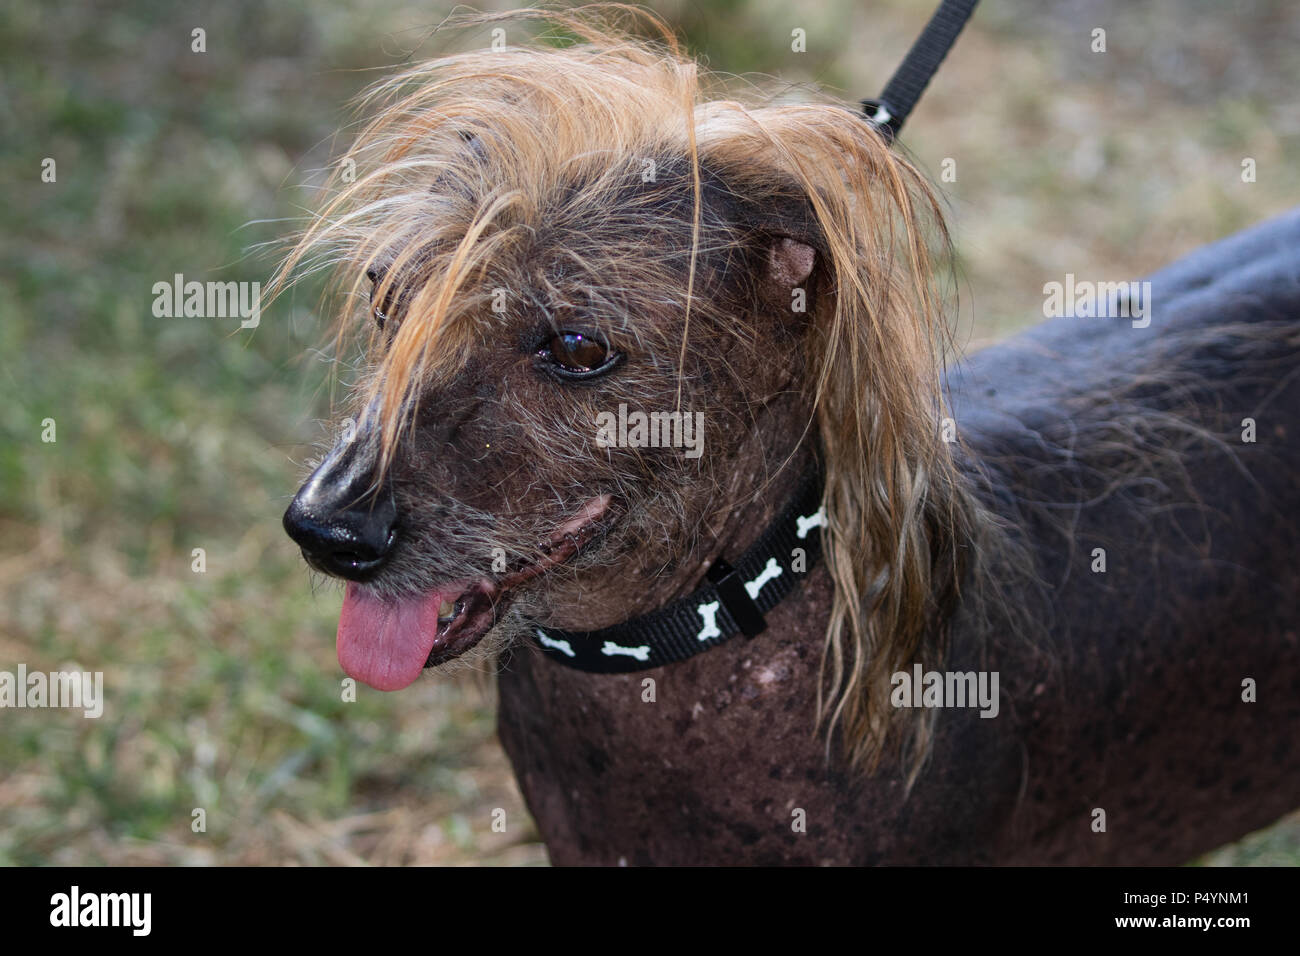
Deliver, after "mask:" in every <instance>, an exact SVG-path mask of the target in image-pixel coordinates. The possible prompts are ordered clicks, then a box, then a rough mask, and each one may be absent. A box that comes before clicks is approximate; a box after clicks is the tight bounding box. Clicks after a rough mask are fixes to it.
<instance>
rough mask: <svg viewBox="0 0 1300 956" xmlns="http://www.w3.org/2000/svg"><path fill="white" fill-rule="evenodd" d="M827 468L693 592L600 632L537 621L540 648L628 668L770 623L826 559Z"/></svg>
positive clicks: (658, 663)
mask: <svg viewBox="0 0 1300 956" xmlns="http://www.w3.org/2000/svg"><path fill="white" fill-rule="evenodd" d="M821 495H822V476H821V472H820V471H819V470H816V469H814V471H813V473H812V474H811V475H809V476H808V477H807V478H805V479H804V481H803V482H802V484H801V485H800V487H799V490H798V491H797V492H796V493H795V494H794V496H793V498H792V500H791V502H790V504H789V505H787V506H786V508H785V511H784V512H782V514H781V515H780V516H779V517H778V518H777V519H776V521H774V522H773V523H772V524H771V525H769V526H768V528H767V530H766V531H764V532H763V534H762V535H760V536H759V538H758V540H757V541H756V542H754V544H753V545H752V546H751V547H750V548H749V550H747V551H746V552H745V553H744V554H743V555H741V557H740V559H739V560H738V561H736V564H735V568H734V570H733V569H732V568H731V566H730V565H728V564H726V562H722V561H719V562H718V563H717V564H716V565H715V566H714V568H713V569H712V570H711V571H710V573H709V580H707V581H706V582H705V583H704V584H703V585H701V586H700V587H699V588H697V589H696V590H695V591H694V592H693V593H691V594H689V595H687V596H686V597H684V598H680V599H678V600H676V601H673V602H671V603H670V604H667V605H665V606H664V607H662V608H659V609H658V610H657V611H651V612H650V613H649V614H645V615H642V616H641V617H636V618H632V619H631V620H629V621H624V622H623V623H622V624H616V625H614V626H613V627H607V628H604V629H602V630H599V631H588V632H585V633H583V632H575V631H560V630H556V629H553V628H542V627H538V626H536V625H534V626H533V627H532V632H533V636H534V638H535V640H536V644H537V647H538V648H539V649H540V651H541V652H542V653H543V654H544V655H545V656H547V657H549V658H550V659H551V660H553V661H556V662H557V663H560V664H563V665H565V666H566V667H572V668H575V669H577V670H582V671H591V672H594V673H601V674H616V673H627V672H630V671H641V670H649V669H650V668H652V667H662V666H663V665H665V664H671V663H674V662H676V661H680V660H685V659H686V658H688V657H692V656H694V655H696V654H699V653H701V652H702V651H706V650H708V649H709V648H712V647H717V646H718V645H719V644H722V643H723V642H724V641H727V640H729V639H730V638H732V637H734V636H736V635H737V634H742V633H743V634H746V635H747V636H748V637H753V636H755V635H757V634H759V633H761V632H762V631H763V629H764V628H765V627H766V622H765V621H764V618H763V615H765V614H767V613H768V612H769V611H771V610H772V608H774V607H776V605H777V604H779V603H780V602H781V601H782V600H783V599H784V598H785V597H786V596H787V595H788V594H789V593H790V592H791V591H793V590H794V589H795V588H796V587H797V586H798V585H799V583H800V582H801V581H802V580H803V578H804V577H806V576H807V573H808V571H809V570H811V569H812V568H813V567H814V566H815V565H816V563H817V561H818V559H819V558H820V557H821V535H820V534H813V533H812V532H813V531H814V530H815V529H818V528H824V527H826V523H827V522H826V509H825V507H824V506H822V505H821Z"/></svg>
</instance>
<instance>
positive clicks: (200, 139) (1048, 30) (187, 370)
mask: <svg viewBox="0 0 1300 956" xmlns="http://www.w3.org/2000/svg"><path fill="white" fill-rule="evenodd" d="M935 2H936V0H878V2H872V0H799V2H796V3H790V2H788V0H695V2H686V0H664V2H657V3H654V4H653V7H654V9H655V10H657V11H658V12H660V13H661V14H663V15H664V16H665V17H666V18H667V19H669V20H670V21H671V22H672V23H674V24H675V25H676V26H678V27H679V28H680V30H681V32H682V34H683V35H684V36H685V38H686V40H687V41H688V44H689V47H690V49H691V50H692V51H694V52H695V53H697V54H698V55H700V56H701V57H703V58H704V59H705V60H706V62H707V64H708V65H709V66H710V67H712V68H713V69H716V70H723V71H728V72H735V73H745V72H751V71H756V72H760V73H764V74H772V75H778V76H780V77H781V78H782V79H783V80H789V81H794V82H797V83H810V84H817V85H821V86H823V87H825V88H827V89H828V90H830V91H831V92H832V93H835V94H836V95H840V96H842V97H844V98H845V99H846V100H856V99H860V98H862V97H864V96H874V95H875V94H877V93H878V92H879V91H880V89H881V88H882V86H883V84H884V82H885V81H886V80H887V79H888V76H889V74H890V73H891V72H892V70H893V69H894V67H895V66H896V65H897V63H898V62H899V60H900V59H901V58H902V56H903V54H904V52H905V50H906V49H907V47H908V46H909V45H910V44H911V42H912V41H913V39H914V38H915V36H916V34H917V33H918V32H919V31H920V29H921V27H922V26H923V24H924V23H925V21H926V20H927V19H928V17H929V15H930V13H931V12H932V9H933V7H934V5H935ZM503 8H504V6H503V5H501V4H498V3H492V2H489V3H484V4H481V5H480V6H479V9H503ZM449 9H450V7H449V6H448V5H444V4H439V3H428V2H422V3H415V2H411V0H337V2H322V0H312V2H307V0H274V2H272V0H266V2H255V0H246V2H231V0H225V2H216V0H213V2H194V0H134V2H103V3H93V4H91V3H85V2H75V0H73V2H67V0H41V2H37V0H8V2H7V3H5V4H4V5H3V6H0V66H2V71H3V77H2V80H0V173H2V174H3V181H4V191H5V194H4V202H3V203H0V276H2V277H3V280H2V282H0V670H9V671H13V670H15V669H16V667H17V664H18V663H20V662H22V663H25V664H26V665H27V667H28V669H29V670H47V671H48V670H53V669H69V668H74V669H86V670H102V671H103V672H104V674H105V678H104V681H105V689H106V696H107V703H106V707H105V713H104V716H103V717H102V718H100V719H98V720H88V719H85V718H83V717H82V716H81V715H80V712H72V711H66V710H38V711H33V710H21V711H20V710H0V863H5V864H99V863H115V864H233V863H239V864H268V863H302V864H364V863H372V864H385V863H417V864H421V863H434V864H536V863H544V862H545V861H546V856H545V851H544V850H543V848H542V847H541V845H540V844H539V843H538V841H537V836H536V833H535V831H534V830H533V827H532V824H531V822H529V820H528V817H527V813H526V811H525V809H524V807H523V803H522V801H521V799H520V797H519V794H518V791H517V790H516V788H515V785H514V783H513V780H512V778H511V775H510V771H509V767H508V764H507V763H506V761H505V758H504V756H503V755H502V753H501V751H500V748H499V745H498V744H497V742H496V740H495V736H494V716H493V699H492V693H493V690H492V682H491V681H490V680H484V679H479V680H475V679H473V678H470V679H463V680H459V681H450V680H448V679H446V678H441V679H425V680H421V681H419V682H417V684H416V685H415V686H414V687H412V688H410V689H409V690H407V691H404V692H403V693H401V694H396V695H382V694H379V693H377V692H374V691H368V690H366V689H364V688H363V689H362V690H361V692H360V693H359V699H358V700H357V701H356V702H355V703H346V704H345V703H343V702H342V701H341V700H340V691H339V681H340V678H341V676H342V675H341V673H340V671H339V669H338V664H337V662H336V660H335V655H334V631H335V626H336V623H337V614H338V608H339V604H340V601H341V591H340V590H339V589H337V588H334V587H328V586H321V585H318V586H317V587H316V589H315V590H313V585H312V582H311V580H310V579H309V577H308V575H307V572H306V569H305V567H304V565H303V564H302V561H301V559H300V557H299V555H298V552H297V549H296V548H295V547H294V546H293V545H292V543H291V542H290V541H289V540H288V538H286V537H285V536H284V534H283V533H282V531H281V530H280V515H281V513H282V511H283V510H284V508H285V506H286V505H287V503H288V500H289V497H290V495H291V494H292V492H293V490H294V489H295V488H296V485H297V481H298V479H299V478H300V477H301V474H302V467H303V464H304V461H305V460H306V459H307V458H308V457H309V456H310V454H311V453H312V448H313V445H314V444H315V443H317V442H319V441H322V440H323V439H324V438H325V437H326V434H327V432H326V427H325V425H324V424H323V419H324V418H325V417H326V415H327V414H328V399H329V392H328V387H327V383H328V381H329V373H330V369H329V365H328V363H327V362H326V361H325V360H324V356H323V353H322V352H321V351H319V349H318V347H319V346H320V345H321V344H322V342H323V341H324V340H325V337H326V336H325V330H326V327H327V324H328V322H329V321H330V319H331V315H330V313H329V312H328V311H326V310H323V309H322V300H321V295H320V288H319V287H318V286H313V285H312V284H311V283H307V284H305V285H303V286H301V287H299V288H298V289H297V291H296V292H295V293H294V294H293V295H292V296H289V297H286V298H284V299H281V300H280V301H278V302H277V303H276V304H275V305H274V307H273V308H271V309H270V310H268V311H267V312H266V314H264V315H263V316H262V321H261V325H260V327H258V328H257V329H256V330H253V331H246V330H240V329H239V328H238V325H239V323H238V321H237V320H235V321H231V320H220V319H199V318H157V317H155V316H154V314H153V311H152V305H153V302H154V294H153V292H152V288H153V285H154V283H156V282H160V281H162V282H170V281H171V279H172V276H173V275H174V274H176V273H182V274H184V276H185V278H186V279H187V280H189V279H198V280H200V281H208V280H221V281H226V280H234V281H249V282H251V281H261V282H263V283H265V281H266V280H267V279H268V278H269V276H270V274H271V272H272V271H273V269H274V266H275V263H276V258H275V254H274V252H273V251H268V250H267V248H266V244H268V243H274V242H275V241H276V240H279V239H282V238H283V237H284V236H285V235H286V234H287V233H289V232H290V231H292V230H293V229H294V228H296V227H297V225H298V222H299V220H300V218H301V216H302V215H303V213H304V210H305V209H307V208H310V207H311V206H312V205H313V203H314V201H315V199H316V194H315V192H314V189H315V188H316V187H317V186H319V184H320V183H321V181H322V180H323V177H324V174H323V170H324V169H325V168H326V167H327V166H328V164H329V162H330V160H331V157H334V156H337V155H338V154H339V152H340V151H341V148H342V147H343V145H345V141H344V140H343V139H339V138H337V137H336V131H337V130H338V129H339V128H340V127H342V126H344V125H346V124H347V123H349V122H350V121H351V119H352V114H351V113H350V111H349V109H348V107H347V105H346V104H347V101H348V99H349V98H350V97H352V96H353V95H354V94H356V93H357V92H358V91H359V90H361V89H362V88H363V87H364V86H365V85H367V84H368V83H370V82H372V81H373V80H375V79H377V78H379V76H381V75H382V71H383V70H384V69H386V68H390V67H393V66H396V65H399V64H401V63H402V62H404V61H405V60H407V59H408V58H411V57H413V56H414V57H421V56H427V55H432V54H433V53H434V52H437V50H438V49H440V44H441V43H442V41H434V42H433V43H432V44H430V43H424V44H423V45H422V41H423V40H424V39H425V38H426V37H427V34H428V33H429V31H430V29H431V28H432V27H433V26H435V25H436V24H437V23H438V22H439V21H440V20H441V19H442V18H443V17H444V16H445V15H446V13H447V12H448V11H449ZM1098 27H1101V28H1104V29H1105V30H1106V34H1107V38H1106V44H1107V49H1106V52H1105V53H1104V54H1102V53H1094V52H1092V50H1091V46H1092V31H1093V30H1094V29H1095V28H1098ZM195 28H202V29H203V30H204V31H205V33H206V52H203V53H196V52H193V51H192V49H191V46H192V31H193V30H194V29H195ZM795 29H802V30H804V31H805V32H806V37H807V49H806V52H794V51H793V50H792V49H791V46H792V40H791V36H792V31H793V30H795ZM510 37H511V39H512V40H516V39H521V38H522V30H520V28H518V27H512V28H511V34H510ZM1298 48H1300V5H1297V4H1295V3H1294V2H1292V0H1253V2H1235V3H1234V2H1227V0H1152V2H1148V3H1144V4H1141V5H1138V4H1132V3H1126V2H1123V0H984V2H983V4H982V5H981V8H980V9H979V10H978V12H977V13H976V15H975V18H974V20H973V21H972V23H971V25H970V26H969V27H968V28H967V31H966V33H965V34H964V35H963V36H962V38H961V40H960V41H959V43H958V45H957V47H956V49H955V51H954V52H953V54H952V55H951V56H950V57H949V59H948V61H947V63H946V64H945V66H944V67H943V69H942V70H941V71H940V73H939V75H938V78H937V80H936V81H935V84H934V86H933V87H932V88H931V90H930V92H929V93H928V94H927V96H926V97H925V98H924V99H923V100H922V102H921V105H920V107H919V108H918V110H917V112H916V113H915V114H914V115H913V117H912V119H911V121H910V123H909V127H908V129H907V131H906V133H905V137H904V143H905V145H906V146H907V148H908V149H909V150H910V152H911V153H912V155H913V156H914V157H915V159H916V161H917V162H918V163H920V164H921V165H922V166H923V167H924V168H925V169H927V170H928V171H929V172H930V173H931V175H932V177H933V178H935V179H936V180H938V179H939V178H940V176H941V174H942V172H943V167H942V163H943V161H944V159H945V158H952V159H954V160H955V161H956V166H955V170H956V180H955V181H954V182H941V183H940V186H941V188H942V190H943V192H944V194H945V196H946V197H947V200H948V202H949V203H950V207H951V224H952V227H953V230H954V233H955V239H956V246H957V250H958V255H959V263H958V265H959V267H960V274H961V277H962V288H961V309H962V316H961V319H962V329H963V332H962V339H963V341H964V342H965V343H966V344H967V345H968V347H972V348H973V347H978V346H979V345H981V344H984V343H986V342H988V341H991V340H993V339H996V338H998V337H1000V336H1003V335H1005V334H1007V333H1008V332H1010V331H1012V330H1014V329H1015V328H1018V327H1020V326H1023V325H1026V324H1028V323H1031V322H1033V321H1035V320H1036V318H1041V315H1042V312H1041V309H1042V301H1043V299H1042V284H1043V283H1044V282H1045V281H1049V280H1051V279H1053V278H1056V279H1059V278H1060V277H1061V276H1062V274H1063V273H1065V272H1066V271H1073V272H1076V273H1078V274H1080V275H1102V276H1112V275H1113V276H1116V277H1122V278H1136V277H1138V276H1140V275H1142V274H1144V273H1146V272H1148V271H1150V270H1152V269H1154V268H1156V267H1158V266H1160V265H1162V264H1164V263H1166V262H1168V261H1170V260H1172V259H1174V258H1176V257H1177V256H1179V255H1181V254H1183V253H1185V252H1187V251H1189V250H1191V249H1193V248H1195V247H1196V246H1198V245H1201V244H1203V243H1205V242H1207V241H1210V240H1213V239H1216V238H1219V237H1221V236H1224V235H1226V234H1228V233H1230V232H1233V231H1235V230H1237V229H1239V228H1242V227H1245V226H1247V225H1250V224H1252V223H1254V222H1257V221H1259V220H1262V219H1264V218H1266V217H1268V216H1270V215H1273V214H1276V213H1279V212H1281V211H1283V210H1285V209H1287V208H1289V207H1290V206H1291V205H1293V204H1294V203H1296V202H1297V201H1298V200H1300V162H1297V158H1298V157H1300V100H1297V98H1296V90H1297V89H1300V57H1297V56H1296V55H1295V50H1296V49H1298ZM47 157H48V158H53V159H55V160H56V163H57V166H56V169H57V174H56V175H57V179H56V181H55V182H52V183H48V182H42V179H41V170H42V161H43V160H44V159H45V158H47ZM1248 157H1249V158H1252V159H1254V160H1255V167H1256V176H1255V181H1254V182H1243V180H1242V175H1241V173H1242V161H1243V159H1245V158H1248ZM47 418H53V419H54V420H55V422H56V427H57V441H56V442H54V443H47V442H43V441H42V440H41V432H42V421H43V420H44V419H47ZM196 548H202V549H203V551H204V556H205V562H206V570H205V571H204V572H203V573H197V572H195V571H194V570H193V569H192V568H193V560H194V559H193V557H192V555H193V552H194V549H196ZM199 807H201V808H204V809H205V811H206V818H207V829H206V832H203V833H195V832H192V830H191V819H192V818H191V813H192V811H193V810H194V809H195V808H199ZM495 808H502V809H504V810H505V811H506V815H507V821H508V826H507V830H506V832H505V833H494V832H493V831H492V828H491V820H492V811H493V810H494V809H495ZM1201 862H1204V863H1210V864H1230V863H1252V864H1288V865H1294V864H1296V863H1297V862H1300V820H1298V819H1297V818H1294V817H1293V818H1291V819H1289V820H1286V821H1283V822H1281V823H1279V824H1278V825H1275V826H1274V827H1272V828H1270V829H1269V830H1267V831H1264V832H1262V833H1259V834H1255V835H1253V836H1251V837H1249V838H1247V839H1246V840H1244V841H1242V842H1241V843H1239V844H1237V845H1234V846H1230V847H1225V848H1223V849H1222V850H1220V851H1217V852H1215V853H1213V854H1211V855H1210V856H1209V857H1207V858H1206V859H1205V860H1203V861H1201Z"/></svg>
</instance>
